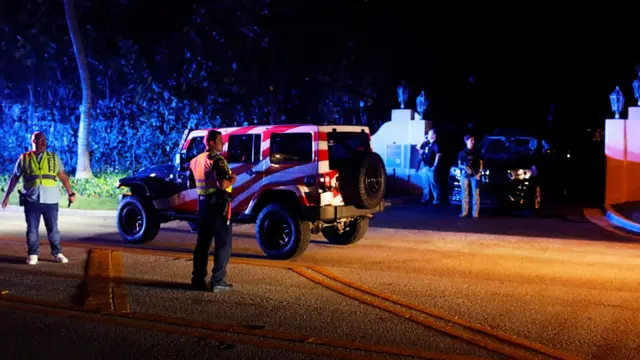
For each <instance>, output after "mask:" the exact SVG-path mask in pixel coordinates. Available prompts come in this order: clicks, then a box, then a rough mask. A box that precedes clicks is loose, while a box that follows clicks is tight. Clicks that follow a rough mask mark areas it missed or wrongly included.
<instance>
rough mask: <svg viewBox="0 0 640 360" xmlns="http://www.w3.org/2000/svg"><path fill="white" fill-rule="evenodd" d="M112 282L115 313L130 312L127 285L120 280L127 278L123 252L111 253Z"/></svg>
mask: <svg viewBox="0 0 640 360" xmlns="http://www.w3.org/2000/svg"><path fill="white" fill-rule="evenodd" d="M110 275H111V277H110V279H111V281H110V285H111V288H112V296H113V298H112V304H113V311H117V312H130V311H131V306H130V304H129V295H128V293H127V288H126V287H125V284H124V283H123V282H121V281H119V279H123V278H124V277H125V274H124V258H123V255H122V251H112V252H111V274H110Z"/></svg>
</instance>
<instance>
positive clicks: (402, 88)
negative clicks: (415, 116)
mask: <svg viewBox="0 0 640 360" xmlns="http://www.w3.org/2000/svg"><path fill="white" fill-rule="evenodd" d="M396 93H397V95H398V102H400V109H404V104H406V103H407V100H408V99H409V87H408V86H407V83H406V81H402V82H401V83H400V85H398V87H397V88H396Z"/></svg>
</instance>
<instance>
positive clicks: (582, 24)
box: [80, 0, 640, 128]
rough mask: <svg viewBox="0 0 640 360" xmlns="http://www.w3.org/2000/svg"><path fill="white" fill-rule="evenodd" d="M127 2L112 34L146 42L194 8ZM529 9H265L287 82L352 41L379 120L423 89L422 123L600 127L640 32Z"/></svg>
mask: <svg viewBox="0 0 640 360" xmlns="http://www.w3.org/2000/svg"><path fill="white" fill-rule="evenodd" d="M132 3H133V2H132ZM135 3H137V4H138V5H137V10H135V9H134V10H133V11H131V13H130V14H129V18H128V19H117V20H118V24H119V25H118V26H119V31H121V32H124V33H125V34H128V35H129V36H131V37H132V38H134V39H136V40H137V41H138V43H144V42H145V40H146V41H147V43H149V44H151V43H153V41H154V40H155V39H156V38H159V37H163V36H170V35H171V34H172V33H174V32H178V31H181V29H182V27H183V25H184V24H182V23H180V16H181V14H187V13H188V10H189V8H190V6H191V5H192V4H193V3H194V0H190V1H183V2H176V3H165V4H164V5H162V6H158V3H157V2H156V1H151V0H136V1H135ZM80 4H83V3H82V2H80ZM478 4H480V3H478ZM535 4H536V6H535V7H532V6H531V5H528V4H520V3H518V4H515V3H514V5H512V6H504V5H501V6H487V5H486V4H485V3H484V2H483V3H482V5H477V4H476V5H474V6H471V7H470V6H469V5H467V4H462V3H460V4H459V3H452V4H450V5H443V4H441V3H434V2H409V1H382V0H366V1H365V0H328V1H300V0H274V1H272V3H271V5H270V9H271V17H270V20H269V21H268V22H267V23H266V24H264V25H265V28H266V29H268V31H272V32H274V34H276V33H277V34H278V35H277V36H273V37H272V42H271V46H273V47H276V48H277V49H278V50H279V51H280V53H281V58H282V61H286V62H287V63H288V64H289V67H288V68H289V69H290V72H291V74H292V78H294V79H300V80H301V79H303V78H305V77H306V76H307V75H308V74H307V72H308V70H309V68H313V67H314V66H318V67H321V65H322V63H323V62H327V61H330V60H335V59H336V58H339V57H341V56H344V54H345V52H347V51H349V45H348V44H349V41H351V43H352V45H351V48H350V49H351V50H350V51H352V52H353V53H354V54H355V58H356V59H357V60H356V64H357V68H359V69H368V71H370V72H371V69H375V70H374V73H375V75H374V76H373V78H374V81H375V82H377V83H378V84H379V85H380V87H381V88H383V89H386V93H384V92H383V93H379V94H378V99H377V106H378V108H379V109H380V108H381V109H382V112H383V113H390V109H391V108H396V107H398V106H399V105H398V102H397V100H396V93H395V88H396V86H397V85H398V84H399V82H400V81H401V80H406V81H407V82H408V84H409V86H410V89H411V98H410V101H409V102H410V106H411V107H415V96H416V95H418V94H419V92H420V90H423V89H424V90H425V92H426V94H427V97H428V98H429V100H430V104H429V109H428V111H427V117H428V118H430V119H434V120H435V121H440V122H444V121H454V122H458V123H465V122H467V121H475V122H476V123H477V124H481V125H482V124H483V125H485V126H486V127H491V126H494V125H509V124H531V125H537V124H545V123H546V120H547V114H548V111H549V108H550V105H551V104H552V103H554V104H556V111H555V118H556V122H557V123H558V124H560V125H562V126H563V127H567V128H571V127H573V126H574V124H576V125H578V124H579V125H580V127H590V126H598V125H600V124H601V123H602V122H603V119H604V118H605V117H611V116H612V113H611V110H610V105H609V99H608V96H609V94H610V93H611V92H612V91H613V90H614V89H615V86H616V85H620V87H621V89H622V91H623V92H624V94H625V96H626V99H627V104H633V103H635V100H634V99H633V91H632V89H631V83H632V81H633V80H634V78H635V76H636V74H635V72H634V64H635V63H637V62H640V49H639V48H638V46H637V45H636V44H637V38H638V35H640V34H639V32H640V31H639V27H638V26H637V21H636V22H635V26H634V22H633V21H631V17H633V14H635V11H631V10H633V9H632V8H629V7H628V6H627V7H626V8H625V7H624V6H622V5H620V4H614V3H611V4H610V3H607V4H606V5H607V6H603V5H601V6H599V7H595V6H594V7H593V8H587V7H585V6H583V5H581V7H579V8H578V7H573V8H571V7H566V8H565V7H563V6H560V5H559V3H558V5H556V6H548V5H542V4H540V3H535ZM538 4H540V5H538ZM86 5H89V4H88V3H87V4H85V6H86ZM90 6H92V7H93V8H96V9H97V10H95V11H93V13H94V14H95V16H94V19H89V20H90V21H95V19H96V17H99V16H102V15H104V14H105V11H103V10H102V9H99V8H98V7H104V6H108V5H106V3H101V4H95V3H94V4H91V5H90ZM625 6H626V5H625ZM83 20H85V19H81V22H82V21H83ZM110 21H111V22H113V21H114V20H110ZM109 26H113V25H112V24H110V25H109ZM107 28H108V27H107ZM106 36H108V34H107V35H106ZM257 61H267V60H259V59H258V60H257ZM269 61H271V60H269ZM301 64H304V66H303V65H301ZM267 65H268V64H267ZM472 80H473V81H472ZM292 81H293V80H292Z"/></svg>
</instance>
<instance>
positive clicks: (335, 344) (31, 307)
mask: <svg viewBox="0 0 640 360" xmlns="http://www.w3.org/2000/svg"><path fill="white" fill-rule="evenodd" d="M0 308H4V309H11V310H18V311H25V312H32V313H38V314H44V315H51V316H60V317H65V318H70V319H74V320H82V321H89V322H94V323H100V324H110V325H117V326H126V327H132V328H138V329H144V330H150V331H155V332H163V333H167V334H177V335H183V336H192V337H198V338H204V339H208V340H214V341H217V342H218V343H219V344H220V345H221V346H225V345H229V344H241V345H252V346H257V347H263V348H270V349H277V350H285V351H291V352H298V353H304V354H308V355H316V356H323V357H329V358H337V359H352V360H364V359H371V356H363V355H357V354H350V353H345V352H343V350H342V349H347V350H352V351H353V350H359V351H362V352H369V353H379V354H384V355H401V356H402V355H404V356H413V357H418V358H424V359H437V360H483V359H484V358H479V357H472V356H458V355H448V354H441V353H433V352H426V351H422V350H418V349H407V348H395V347H390V346H378V345H372V344H364V343H358V342H352V341H344V340H334V339H326V338H318V337H310V336H306V335H300V334H295V333H286V332H282V331H269V330H256V329H252V328H250V327H247V326H243V325H228V324H216V323H209V322H202V321H194V320H189V319H181V318H173V317H168V316H161V315H154V314H143V313H102V314H97V313H94V312H92V311H90V310H87V309H85V308H82V307H78V306H73V305H66V304H59V303H55V302H51V301H46V300H36V299H28V298H23V297H17V296H8V295H1V296H0ZM185 327H186V328H185ZM203 330H204V331H203ZM214 332H227V333H232V334H236V335H246V336H252V337H261V338H270V339H275V340H277V341H274V340H263V339H246V338H237V337H235V336H231V335H225V334H216V333H214ZM282 341H288V342H294V343H296V344H286V343H282ZM308 345H323V346H326V347H329V348H331V349H321V348H314V347H309V346H308Z"/></svg>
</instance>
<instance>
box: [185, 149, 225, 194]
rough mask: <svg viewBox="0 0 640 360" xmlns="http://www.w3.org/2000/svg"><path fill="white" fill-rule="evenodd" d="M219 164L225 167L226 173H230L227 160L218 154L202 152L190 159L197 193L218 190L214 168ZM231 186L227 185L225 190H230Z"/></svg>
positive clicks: (208, 192) (211, 192)
mask: <svg viewBox="0 0 640 360" xmlns="http://www.w3.org/2000/svg"><path fill="white" fill-rule="evenodd" d="M219 166H221V167H222V168H223V169H225V171H226V172H227V174H229V175H231V174H232V172H231V169H229V165H227V161H226V160H225V159H224V157H222V155H220V154H216V153H210V152H204V153H202V154H200V155H198V156H196V157H195V158H193V159H192V160H191V162H190V163H189V167H190V168H191V172H192V173H193V178H194V179H195V181H196V190H197V192H198V195H208V194H213V193H214V192H215V191H216V190H218V179H217V178H216V168H217V167H219ZM232 188H233V187H232V186H229V188H228V189H227V191H228V192H231V190H232Z"/></svg>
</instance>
